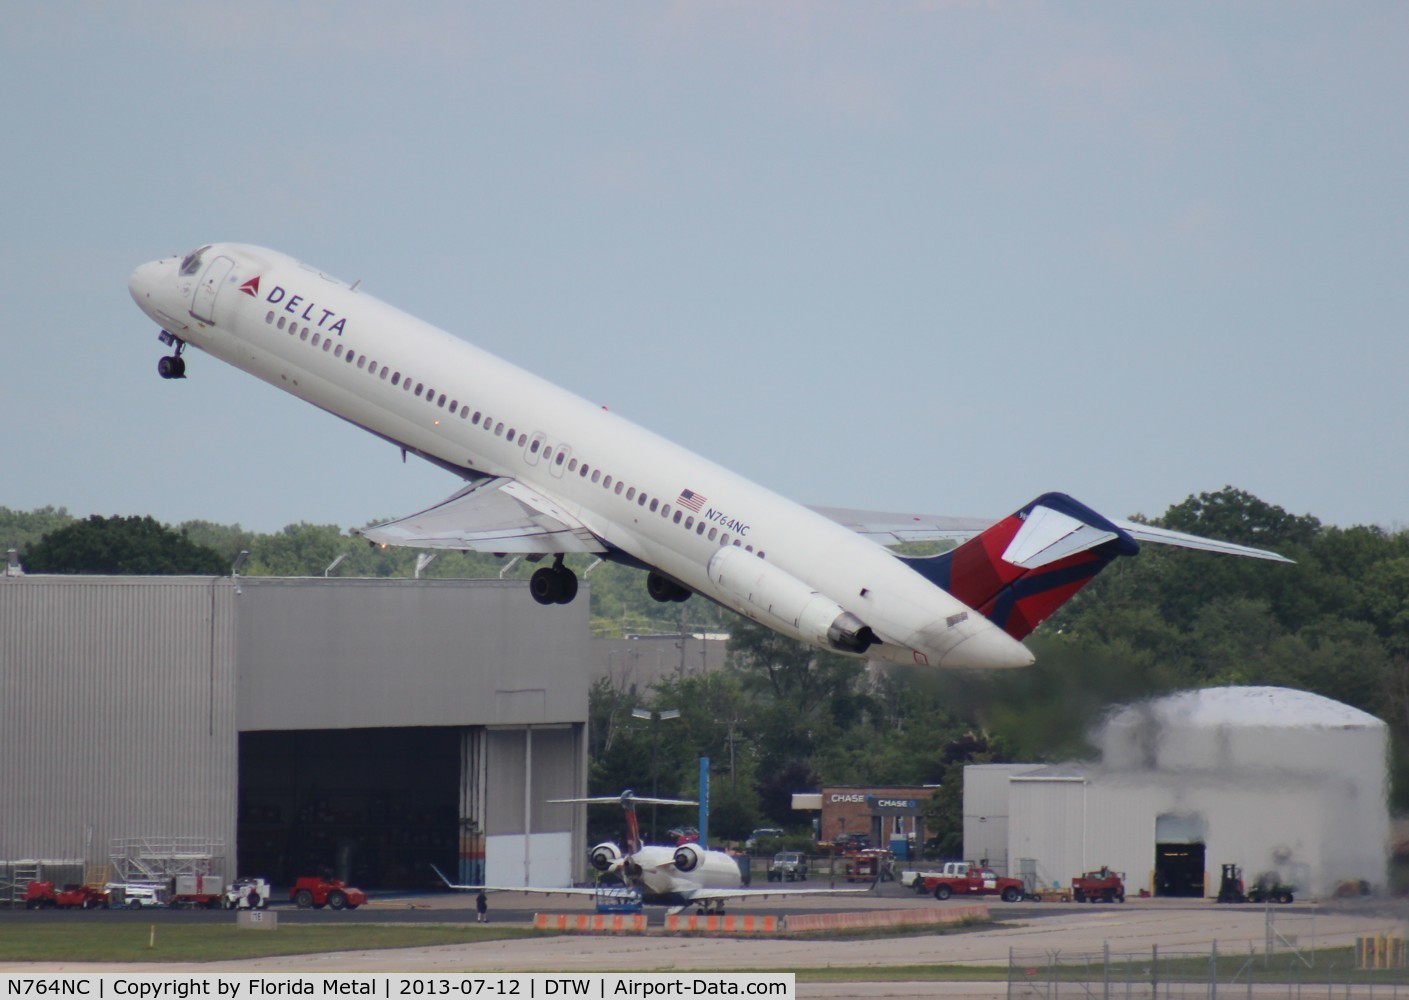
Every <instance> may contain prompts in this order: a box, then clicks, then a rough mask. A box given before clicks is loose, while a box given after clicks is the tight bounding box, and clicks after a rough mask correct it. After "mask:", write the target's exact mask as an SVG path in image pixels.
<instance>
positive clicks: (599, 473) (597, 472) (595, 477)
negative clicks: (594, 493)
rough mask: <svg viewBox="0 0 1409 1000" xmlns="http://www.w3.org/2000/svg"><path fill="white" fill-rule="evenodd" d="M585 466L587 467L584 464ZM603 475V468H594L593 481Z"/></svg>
mask: <svg viewBox="0 0 1409 1000" xmlns="http://www.w3.org/2000/svg"><path fill="white" fill-rule="evenodd" d="M583 468H586V466H583ZM601 475H602V470H601V469H593V470H592V482H594V483H595V482H596V481H597V480H598V479H599V478H600V477H601Z"/></svg>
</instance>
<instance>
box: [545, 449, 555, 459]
mask: <svg viewBox="0 0 1409 1000" xmlns="http://www.w3.org/2000/svg"><path fill="white" fill-rule="evenodd" d="M552 457H553V449H552V448H544V449H543V461H545V462H546V461H548V460H549V459H551V458H552Z"/></svg>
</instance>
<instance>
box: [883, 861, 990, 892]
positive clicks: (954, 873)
mask: <svg viewBox="0 0 1409 1000" xmlns="http://www.w3.org/2000/svg"><path fill="white" fill-rule="evenodd" d="M972 867H974V863H973V862H972V861H946V862H944V864H943V865H942V866H941V867H939V868H934V869H929V870H924V871H922V870H919V869H915V868H907V869H903V870H902V871H901V872H900V884H901V885H903V886H908V887H909V888H911V889H914V890H915V891H916V892H918V893H921V894H923V893H924V891H925V879H926V878H958V877H961V876H963V875H965V874H966V873H967V872H968V870H969V869H970V868H972Z"/></svg>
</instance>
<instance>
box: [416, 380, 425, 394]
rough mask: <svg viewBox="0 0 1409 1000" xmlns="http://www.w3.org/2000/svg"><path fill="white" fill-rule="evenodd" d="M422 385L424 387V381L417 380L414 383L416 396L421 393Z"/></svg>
mask: <svg viewBox="0 0 1409 1000" xmlns="http://www.w3.org/2000/svg"><path fill="white" fill-rule="evenodd" d="M424 387H425V383H424V382H417V383H416V395H417V396H419V395H420V394H421V390H422V389H423V388H424Z"/></svg>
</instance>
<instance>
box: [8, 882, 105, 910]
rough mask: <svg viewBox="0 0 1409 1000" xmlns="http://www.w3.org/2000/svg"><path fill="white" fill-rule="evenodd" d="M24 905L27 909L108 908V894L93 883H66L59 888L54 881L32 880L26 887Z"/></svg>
mask: <svg viewBox="0 0 1409 1000" xmlns="http://www.w3.org/2000/svg"><path fill="white" fill-rule="evenodd" d="M24 905H25V909H27V910H41V909H59V910H95V909H97V908H98V907H102V908H104V909H106V908H107V905H108V894H107V893H106V892H103V891H102V890H100V889H95V888H93V887H92V886H91V885H66V886H64V887H63V888H62V889H59V888H56V887H55V885H54V883H53V882H30V883H29V885H27V886H26V887H25V893H24Z"/></svg>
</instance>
